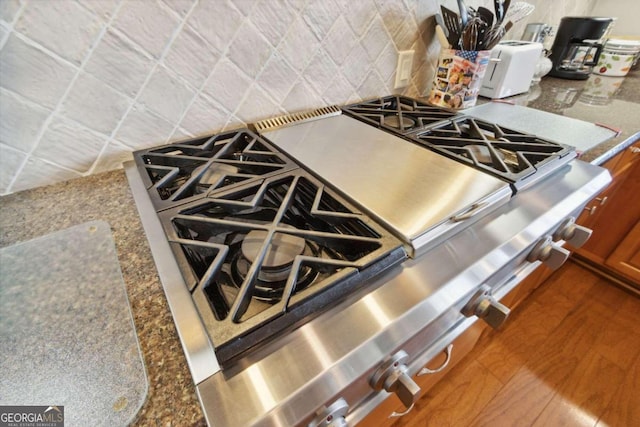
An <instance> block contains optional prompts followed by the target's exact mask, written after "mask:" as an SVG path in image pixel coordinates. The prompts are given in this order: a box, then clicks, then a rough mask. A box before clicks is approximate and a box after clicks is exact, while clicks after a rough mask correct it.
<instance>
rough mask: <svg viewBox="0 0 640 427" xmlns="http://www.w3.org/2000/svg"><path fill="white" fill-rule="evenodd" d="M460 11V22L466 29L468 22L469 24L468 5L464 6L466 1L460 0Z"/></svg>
mask: <svg viewBox="0 0 640 427" xmlns="http://www.w3.org/2000/svg"><path fill="white" fill-rule="evenodd" d="M458 9H459V10H460V22H461V23H462V27H463V28H464V27H465V26H466V25H467V22H469V12H468V10H467V5H465V4H464V0H458Z"/></svg>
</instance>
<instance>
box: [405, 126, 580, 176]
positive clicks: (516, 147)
mask: <svg viewBox="0 0 640 427" xmlns="http://www.w3.org/2000/svg"><path fill="white" fill-rule="evenodd" d="M407 136H408V137H409V138H411V139H412V140H413V141H415V142H417V143H418V144H421V145H423V146H425V147H428V148H430V149H433V150H434V151H437V152H439V153H442V154H444V155H446V156H448V157H451V158H453V159H455V160H458V161H462V162H464V163H467V164H469V165H472V166H474V167H476V168H479V169H482V170H484V171H486V172H489V173H491V174H492V175H496V176H498V177H499V178H503V179H505V180H507V181H509V182H511V183H515V184H516V186H517V187H520V186H522V185H524V183H526V182H527V180H526V178H527V177H529V176H532V175H534V174H536V177H537V178H539V177H540V176H542V175H543V172H542V171H541V169H545V173H546V172H547V169H553V167H551V166H549V165H552V164H554V163H556V164H555V166H561V165H562V164H564V163H566V162H568V161H569V160H571V159H573V158H574V157H575V151H574V150H573V149H572V148H571V147H567V146H564V145H561V144H557V143H555V142H551V141H546V140H543V139H541V138H539V137H537V136H535V135H530V134H525V133H521V132H517V131H513V130H510V129H506V128H503V127H501V126H499V125H497V124H494V123H489V122H485V121H482V120H478V119H473V118H469V117H460V118H455V119H452V120H449V121H447V122H445V123H442V124H438V125H436V126H434V127H432V128H430V129H427V130H420V131H416V132H414V133H410V134H408V135H407ZM537 178H536V179H537Z"/></svg>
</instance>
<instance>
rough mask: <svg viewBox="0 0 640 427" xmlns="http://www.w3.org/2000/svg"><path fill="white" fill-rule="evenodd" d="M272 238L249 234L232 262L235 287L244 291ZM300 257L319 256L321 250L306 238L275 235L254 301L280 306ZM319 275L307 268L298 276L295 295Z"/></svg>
mask: <svg viewBox="0 0 640 427" xmlns="http://www.w3.org/2000/svg"><path fill="white" fill-rule="evenodd" d="M268 239H269V233H268V232H267V231H266V230H253V231H250V232H249V233H247V235H246V236H245V237H244V238H243V239H242V242H241V243H240V248H239V249H238V247H237V245H236V248H233V249H232V251H235V255H234V256H233V261H232V262H231V272H232V275H231V277H232V279H233V283H234V285H235V286H237V287H238V288H240V286H241V285H242V282H244V281H245V280H246V279H247V277H248V275H249V274H250V271H249V270H250V269H251V266H252V265H253V263H255V262H256V261H259V260H260V256H261V253H262V251H263V248H264V245H265V241H267V240H268ZM299 255H304V256H318V255H320V250H319V248H318V246H317V245H316V244H314V243H313V242H307V241H306V240H305V239H304V238H303V237H298V236H294V235H291V234H286V233H275V234H274V235H273V237H272V238H271V239H270V241H269V243H268V245H267V247H266V253H264V255H263V258H262V262H261V263H260V269H259V271H258V276H257V279H256V284H255V287H254V298H256V299H259V300H262V301H265V302H269V303H272V304H273V303H276V302H278V301H280V300H281V299H282V295H283V293H284V288H285V285H286V284H287V279H288V278H289V276H290V275H291V271H292V267H293V262H294V260H295V258H296V257H297V256H299ZM317 276H318V271H317V270H316V269H314V268H313V267H311V266H308V265H305V266H302V267H301V268H300V270H299V271H298V274H297V275H296V276H295V287H294V291H293V292H294V294H295V293H297V292H299V291H301V290H303V289H304V288H306V287H307V286H309V285H310V284H311V283H312V282H313V280H314V279H315V278H316V277H317Z"/></svg>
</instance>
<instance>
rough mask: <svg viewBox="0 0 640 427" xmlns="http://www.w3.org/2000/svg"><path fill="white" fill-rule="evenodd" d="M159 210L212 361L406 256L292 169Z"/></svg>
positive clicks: (325, 190) (334, 196)
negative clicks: (212, 348)
mask: <svg viewBox="0 0 640 427" xmlns="http://www.w3.org/2000/svg"><path fill="white" fill-rule="evenodd" d="M159 216H160V219H161V222H162V223H163V224H164V226H165V232H166V234H167V236H168V238H169V242H170V244H171V247H172V250H173V252H174V254H175V255H176V258H177V260H178V265H179V267H180V269H181V271H182V274H183V277H184V278H185V283H186V284H187V286H188V288H189V291H190V292H191V293H192V296H193V299H194V301H195V304H196V307H197V309H198V311H199V313H200V316H201V317H202V319H203V320H204V322H205V324H206V327H207V331H208V333H209V336H210V338H211V340H212V342H213V344H214V346H215V348H216V354H217V357H218V359H219V361H222V362H225V361H227V360H231V359H233V358H235V357H236V356H237V355H239V354H240V353H241V352H244V351H245V350H247V349H248V348H249V347H251V346H253V345H255V344H256V343H257V342H259V341H261V340H263V339H265V338H266V337H267V336H271V335H273V334H274V332H277V331H278V330H281V329H283V328H286V327H290V326H291V325H293V324H296V322H298V321H300V320H302V319H303V318H307V317H308V316H309V315H310V314H311V313H314V314H316V313H317V314H319V313H320V312H322V310H323V309H326V308H329V307H330V306H331V305H332V304H334V303H335V302H336V301H340V300H342V299H343V298H344V297H345V296H346V295H347V294H348V293H350V292H353V291H354V290H355V289H356V288H358V287H359V286H363V285H364V284H365V282H366V281H367V278H368V277H370V276H369V275H373V274H377V273H379V272H380V271H381V270H380V269H386V268H388V267H390V266H391V265H395V264H396V263H398V262H401V261H402V260H403V259H404V258H406V254H405V252H404V250H403V249H402V244H401V243H400V241H399V240H397V239H396V238H395V237H393V236H391V235H389V234H388V233H386V232H385V231H384V230H383V229H381V228H380V227H379V226H378V225H377V224H376V223H375V222H373V221H372V220H371V219H369V218H368V217H367V216H366V215H363V214H362V213H360V212H359V211H357V210H356V209H355V208H354V207H353V206H352V205H351V204H350V203H348V202H347V201H346V200H344V199H342V198H341V197H340V196H339V195H338V194H337V193H335V192H333V191H332V190H330V189H328V188H326V187H325V186H324V185H323V184H322V183H321V182H320V181H318V180H316V179H315V178H313V177H312V176H311V175H309V174H308V173H306V172H304V171H303V170H301V169H295V170H292V171H289V172H286V173H282V174H279V175H275V176H271V177H269V178H265V179H260V180H257V181H255V180H254V181H251V182H247V183H245V184H242V185H237V186H234V187H230V188H227V189H221V190H219V191H216V192H215V193H209V194H208V195H206V196H205V197H202V198H201V199H198V200H194V201H191V202H188V203H185V204H183V205H181V206H178V207H175V208H170V209H166V210H164V211H162V212H160V213H159ZM355 273H357V274H355ZM240 337H244V338H243V339H242V340H239V339H238V338H240Z"/></svg>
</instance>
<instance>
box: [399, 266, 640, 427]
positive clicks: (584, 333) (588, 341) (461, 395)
mask: <svg viewBox="0 0 640 427" xmlns="http://www.w3.org/2000/svg"><path fill="white" fill-rule="evenodd" d="M401 426H402V427H415V426H437V427H440V426H455V427H465V426H492V427H496V426H497V427H505V426H518V427H521V426H536V427H538V426H544V427H547V426H554V427H555V426H597V427H603V426H615V427H618V426H621V427H626V426H629V427H631V426H640V298H637V297H635V296H633V295H631V294H628V293H626V292H625V291H623V290H621V289H619V288H616V287H615V286H613V285H612V284H610V283H608V282H607V281H606V280H604V279H601V278H600V277H598V276H596V275H594V274H593V273H591V272H590V271H589V270H586V269H584V268H583V267H581V266H579V265H577V264H575V263H572V262H569V263H567V264H566V265H565V266H563V267H562V268H561V269H560V270H559V271H557V272H555V273H554V274H553V275H552V276H551V277H550V278H549V279H548V280H547V282H545V283H544V284H543V285H542V286H541V287H539V288H538V289H537V290H535V291H534V292H533V294H532V295H531V296H529V298H527V299H526V300H525V301H524V302H523V303H522V304H521V305H520V306H519V307H518V308H517V309H516V310H514V312H512V314H511V316H510V319H509V320H508V321H507V324H506V325H505V327H504V328H503V329H502V330H500V331H493V330H489V329H487V330H486V331H485V332H484V334H483V336H482V337H481V338H480V341H479V342H478V344H477V346H476V347H475V348H474V350H473V351H472V352H471V353H470V354H469V355H467V357H466V358H465V359H464V360H462V361H461V362H460V363H459V364H458V365H457V366H456V367H455V368H454V369H453V370H452V371H451V372H450V373H449V374H448V375H447V377H445V379H444V380H442V381H441V382H440V383H438V384H436V385H435V386H434V387H433V388H431V389H430V390H429V391H428V392H427V393H426V394H425V395H424V396H422V398H421V399H420V400H419V401H418V403H417V404H416V406H415V408H414V410H413V411H412V412H411V413H410V414H409V415H408V416H405V417H403V418H400V419H398V421H397V422H396V423H395V424H394V427H401Z"/></svg>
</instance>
